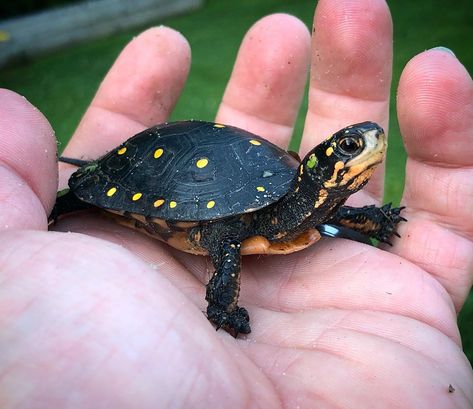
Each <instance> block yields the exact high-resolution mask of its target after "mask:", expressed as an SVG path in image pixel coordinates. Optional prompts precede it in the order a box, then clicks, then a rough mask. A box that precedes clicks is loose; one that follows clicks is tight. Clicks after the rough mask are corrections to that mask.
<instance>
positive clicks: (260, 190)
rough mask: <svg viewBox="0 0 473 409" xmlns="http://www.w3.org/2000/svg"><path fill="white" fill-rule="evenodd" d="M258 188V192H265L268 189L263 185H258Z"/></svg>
mask: <svg viewBox="0 0 473 409" xmlns="http://www.w3.org/2000/svg"><path fill="white" fill-rule="evenodd" d="M256 190H257V191H258V192H264V191H265V190H266V189H265V188H264V187H263V186H258V187H257V188H256Z"/></svg>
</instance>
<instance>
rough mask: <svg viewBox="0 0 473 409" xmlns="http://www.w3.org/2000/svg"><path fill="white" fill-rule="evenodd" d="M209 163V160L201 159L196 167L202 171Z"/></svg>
mask: <svg viewBox="0 0 473 409" xmlns="http://www.w3.org/2000/svg"><path fill="white" fill-rule="evenodd" d="M208 163H209V160H208V159H207V158H201V159H199V160H198V161H197V162H196V164H195V165H196V166H197V167H198V168H200V169H202V168H205V167H206V166H207V164H208Z"/></svg>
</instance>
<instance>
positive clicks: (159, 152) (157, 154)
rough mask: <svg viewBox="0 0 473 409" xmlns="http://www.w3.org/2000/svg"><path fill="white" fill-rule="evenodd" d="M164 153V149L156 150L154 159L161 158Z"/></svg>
mask: <svg viewBox="0 0 473 409" xmlns="http://www.w3.org/2000/svg"><path fill="white" fill-rule="evenodd" d="M163 153H164V150H163V148H159V149H156V150H155V151H154V158H155V159H158V158H160V157H161V155H162V154H163Z"/></svg>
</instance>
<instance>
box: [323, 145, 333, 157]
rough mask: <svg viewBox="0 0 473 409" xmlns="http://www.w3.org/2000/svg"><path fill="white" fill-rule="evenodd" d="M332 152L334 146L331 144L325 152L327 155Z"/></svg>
mask: <svg viewBox="0 0 473 409" xmlns="http://www.w3.org/2000/svg"><path fill="white" fill-rule="evenodd" d="M332 153H333V148H332V147H331V146H329V147H328V148H327V150H326V151H325V154H326V155H327V156H330V155H331V154H332Z"/></svg>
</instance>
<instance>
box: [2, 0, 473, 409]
mask: <svg viewBox="0 0 473 409" xmlns="http://www.w3.org/2000/svg"><path fill="white" fill-rule="evenodd" d="M314 26H315V34H314V37H313V39H312V48H311V44H310V35H309V33H308V31H307V29H306V27H304V26H303V24H302V23H301V22H299V21H298V20H297V19H295V18H293V17H290V16H287V15H273V16H269V17H266V18H265V19H262V20H261V21H259V22H258V23H257V24H256V25H255V26H254V27H253V28H252V29H251V30H250V31H249V33H248V34H247V36H246V37H245V39H244V41H243V44H242V46H241V49H240V53H239V55H238V58H237V61H236V65H235V69H234V71H233V74H232V77H231V79H230V82H229V84H228V87H227V89H226V92H225V95H224V97H223V101H222V104H221V106H220V109H219V112H218V114H217V121H219V122H222V123H227V124H232V125H236V126H240V127H242V128H245V129H247V130H250V131H252V132H254V133H256V134H259V135H262V136H264V137H266V138H268V139H270V140H272V141H273V142H275V143H277V144H279V145H281V146H286V145H287V143H288V140H289V138H290V136H291V133H292V130H293V125H294V121H295V117H296V114H297V110H298V107H299V103H300V100H301V97H302V94H303V91H304V86H305V79H306V73H307V69H308V65H309V62H311V64H310V65H311V71H310V80H311V82H310V89H309V112H308V113H307V119H306V125H305V130H304V136H303V142H302V147H301V153H302V154H304V153H305V152H306V151H307V150H308V149H309V148H310V147H312V146H314V145H315V144H317V143H318V142H319V141H320V140H322V139H323V138H324V137H326V136H327V135H329V134H331V133H332V132H333V131H335V130H337V129H339V128H341V127H343V126H345V125H348V124H350V123H354V122H359V121H363V120H373V121H376V122H378V123H380V124H381V125H383V126H384V127H385V128H387V125H388V108H389V93H390V80H391V54H392V49H391V47H392V28H391V20H390V16H389V11H388V9H387V6H386V5H385V3H384V2H383V1H375V0H362V1H357V2H352V1H331V0H323V1H319V4H318V8H317V11H316V15H315V22H314ZM217 52H218V50H217ZM189 64H190V52H189V48H188V45H187V43H186V41H185V40H184V39H183V38H182V37H181V36H180V35H179V34H178V33H176V32H175V31H173V30H170V29H168V28H164V27H161V28H155V29H151V30H148V31H146V32H144V33H143V34H142V35H140V36H139V37H137V38H136V39H134V40H133V41H132V42H131V43H130V44H129V45H128V46H127V47H126V48H125V50H124V51H123V52H122V54H121V55H120V57H119V58H118V60H117V62H116V63H115V65H114V66H113V67H112V69H111V70H110V72H109V74H108V75H107V77H106V78H105V80H104V82H103V83H102V85H101V87H100V89H99V90H98V92H97V95H96V97H95V99H94V100H93V102H92V104H91V107H90V108H89V110H88V111H87V113H86V114H85V116H84V118H83V120H82V122H81V124H80V126H79V128H78V130H77V132H76V133H75V135H74V136H73V138H72V140H71V142H70V144H69V145H68V147H67V149H66V152H65V154H66V155H67V156H70V157H77V158H85V159H91V158H96V157H98V156H100V155H101V154H103V153H104V152H106V151H107V150H109V149H111V148H113V147H114V146H116V145H118V144H119V143H121V142H122V141H123V140H124V139H126V138H127V137H129V136H131V135H133V134H134V133H136V132H138V131H140V130H142V129H144V128H145V127H148V126H151V125H153V124H156V123H160V122H163V121H165V120H166V119H167V118H168V116H169V114H170V112H171V110H172V108H173V106H174V104H175V102H176V100H177V98H178V96H179V93H180V91H181V89H182V87H183V85H184V82H185V79H186V76H187V73H188V69H189ZM472 98H473V84H472V81H471V79H470V77H469V76H468V74H467V72H466V71H465V69H464V68H463V66H462V65H461V64H460V63H459V62H458V60H457V59H456V58H455V57H454V56H453V55H451V54H450V53H448V52H446V51H442V50H431V51H427V52H424V53H422V54H420V55H418V56H416V57H415V58H414V59H413V60H412V61H411V62H410V63H409V64H408V65H407V67H406V68H405V70H404V72H403V75H402V78H401V81H400V85H399V90H398V117H399V122H400V126H401V130H402V133H403V138H404V141H405V145H406V149H407V152H408V154H409V159H408V163H407V170H406V187H405V191H404V197H403V205H405V206H406V207H407V209H406V211H405V213H404V215H405V216H406V217H407V218H408V219H409V222H408V223H405V224H402V225H401V226H400V228H399V232H400V233H401V235H402V239H398V240H396V241H395V243H394V246H393V247H392V248H389V249H387V251H386V250H381V249H378V248H375V247H369V246H366V245H363V244H360V243H356V242H350V241H346V240H341V239H323V240H321V241H320V242H318V243H317V244H315V245H314V246H312V247H311V248H309V249H307V250H304V251H302V252H300V253H297V254H291V255H288V256H271V257H263V256H261V257H258V256H251V257H246V258H244V259H243V273H242V292H241V297H240V305H242V306H245V307H246V308H247V309H248V310H249V312H250V315H251V320H252V321H251V324H252V333H251V334H250V335H249V336H247V337H244V338H240V339H234V338H233V337H231V336H230V335H228V334H227V333H225V332H224V331H218V332H216V331H215V329H214V328H213V327H212V326H211V325H210V323H209V322H208V321H207V319H206V317H205V316H204V314H203V313H202V311H204V310H205V301H204V298H205V283H206V282H207V281H208V279H209V276H210V274H211V272H212V266H211V263H210V262H209V260H208V259H206V258H204V257H198V256H191V255H188V254H183V253H180V252H178V251H175V250H173V249H170V248H169V247H167V246H166V245H165V244H162V243H160V242H158V241H156V240H152V239H150V238H148V237H145V236H143V235H141V234H139V233H137V232H135V231H132V230H129V229H126V228H124V227H121V226H118V225H116V224H114V223H113V222H111V221H110V220H108V219H106V218H103V216H101V215H100V214H99V213H94V212H83V213H81V214H76V215H74V216H73V217H72V216H71V217H68V218H65V219H63V220H62V221H61V222H60V223H58V225H57V226H56V229H57V230H61V231H62V232H47V231H46V230H47V226H46V225H47V222H46V220H47V215H48V213H49V212H50V210H51V208H52V205H53V203H54V198H55V192H56V188H57V184H56V180H57V179H56V177H57V169H56V167H57V165H56V157H55V142H54V139H53V136H52V132H51V130H50V128H49V125H48V124H47V122H46V120H45V119H44V118H43V117H42V116H41V114H40V113H39V112H38V111H36V110H35V109H34V108H33V107H32V106H31V105H29V104H28V103H27V102H26V101H25V100H24V99H22V98H21V97H19V96H18V95H16V94H14V93H12V92H9V91H2V92H0V123H1V124H2V126H1V127H0V158H1V160H2V164H3V165H2V167H0V178H1V183H0V186H1V189H0V199H1V200H0V206H1V208H2V209H1V216H0V217H1V223H0V226H1V228H2V229H3V232H2V233H1V234H0V237H1V239H2V245H1V246H0V266H1V269H0V320H1V326H0V351H2V353H1V354H0V406H1V407H2V408H9V407H20V408H21V407H25V408H32V407H41V408H43V407H44V408H53V407H54V408H56V407H57V408H59V407H71V408H72V407H84V408H85V407H87V408H95V407H103V408H121V407H128V408H148V407H149V408H156V407H159V408H164V407H183V408H197V407H199V408H200V407H202V408H204V407H205V408H207V407H212V406H214V407H228V408H246V407H263V408H277V407H300V408H304V407H308V408H314V407H317V408H332V407H334V408H341V407H350V408H370V407H376V408H383V407H386V408H394V407H406V408H410V407H412V408H432V407H436V408H453V407H458V408H468V407H471V405H472V404H473V376H472V371H471V367H470V365H469V363H468V361H467V360H466V358H465V356H464V355H463V353H462V351H461V345H460V336H459V332H458V327H457V324H456V314H457V313H458V311H459V310H460V309H461V307H462V305H463V303H464V301H465V298H466V296H467V294H468V292H469V289H470V287H471V283H472V277H473V211H472V206H471V203H472V198H473V134H472V130H473V115H472V107H473V101H472ZM71 171H72V168H71V167H68V166H64V168H61V169H60V183H62V184H64V181H65V180H66V179H67V177H68V175H69V174H70V173H71ZM381 195H382V175H381V174H378V175H376V177H375V178H374V180H372V182H370V184H369V185H368V186H367V187H366V189H364V191H363V192H360V193H359V194H357V195H355V197H354V198H353V202H354V203H357V204H367V203H376V202H378V201H379V199H380V197H381ZM64 231H67V232H74V233H64ZM79 233H80V234H79Z"/></svg>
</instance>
